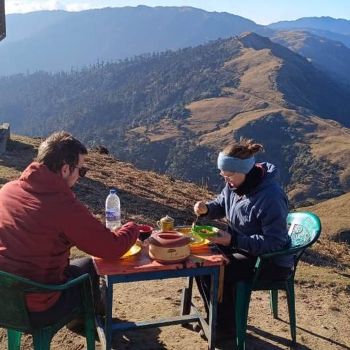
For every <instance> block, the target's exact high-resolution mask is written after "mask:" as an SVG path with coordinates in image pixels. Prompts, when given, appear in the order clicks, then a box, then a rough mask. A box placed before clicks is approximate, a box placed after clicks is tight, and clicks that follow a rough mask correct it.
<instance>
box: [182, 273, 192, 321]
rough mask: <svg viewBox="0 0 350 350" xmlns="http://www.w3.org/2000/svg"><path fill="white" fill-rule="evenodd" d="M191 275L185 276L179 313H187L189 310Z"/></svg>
mask: <svg viewBox="0 0 350 350" xmlns="http://www.w3.org/2000/svg"><path fill="white" fill-rule="evenodd" d="M192 287H193V277H188V278H187V285H186V287H184V288H183V289H182V300H181V315H189V314H190V312H191V300H192Z"/></svg>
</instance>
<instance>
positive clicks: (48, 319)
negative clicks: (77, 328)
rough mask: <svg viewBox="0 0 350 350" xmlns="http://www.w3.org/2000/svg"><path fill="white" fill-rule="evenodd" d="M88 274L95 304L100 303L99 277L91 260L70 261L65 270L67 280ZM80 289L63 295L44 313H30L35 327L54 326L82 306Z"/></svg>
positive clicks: (71, 290) (67, 291)
mask: <svg viewBox="0 0 350 350" xmlns="http://www.w3.org/2000/svg"><path fill="white" fill-rule="evenodd" d="M85 273H88V274H89V275H90V278H91V282H92V291H93V296H94V301H95V304H96V303H98V302H99V301H100V290H99V277H98V275H97V273H96V271H95V267H94V265H93V262H92V259H91V258H80V259H74V260H71V261H70V264H69V266H68V267H67V268H66V270H65V275H66V277H67V280H71V279H74V278H76V277H79V276H81V275H84V274H85ZM81 303H82V300H81V295H80V290H79V287H73V288H70V289H68V290H65V291H63V292H62V293H61V296H60V298H59V299H58V300H57V302H56V303H55V304H54V305H53V306H51V307H50V308H49V309H48V310H45V311H42V312H30V313H29V317H30V320H31V322H32V324H33V326H45V325H49V324H53V323H55V322H57V321H58V320H60V319H61V318H62V317H64V316H65V315H67V314H69V313H70V312H71V311H72V310H73V308H74V307H76V306H77V305H79V304H81Z"/></svg>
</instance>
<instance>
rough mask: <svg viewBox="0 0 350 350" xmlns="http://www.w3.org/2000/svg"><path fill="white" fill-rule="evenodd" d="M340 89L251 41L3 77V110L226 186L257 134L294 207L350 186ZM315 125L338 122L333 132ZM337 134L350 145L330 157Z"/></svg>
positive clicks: (35, 128)
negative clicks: (223, 161) (227, 159)
mask: <svg viewBox="0 0 350 350" xmlns="http://www.w3.org/2000/svg"><path fill="white" fill-rule="evenodd" d="M254 47H255V48H256V49H254ZM334 84H335V83H334V82H333V81H332V80H329V78H328V77H327V76H325V75H324V74H323V73H321V72H319V71H317V70H316V69H315V68H314V67H313V66H312V65H311V64H310V63H309V62H308V61H307V60H306V59H305V58H304V57H302V56H300V55H298V54H296V53H294V52H292V51H290V50H289V49H287V48H285V47H282V46H281V45H278V44H275V43H273V42H271V41H270V40H269V39H267V38H264V37H261V36H258V35H257V34H245V35H243V36H241V37H239V38H231V39H225V40H223V39H221V40H217V41H214V42H211V43H209V44H207V45H200V46H198V47H196V48H188V49H181V50H178V51H176V52H170V51H168V52H165V53H162V54H153V55H148V56H144V57H138V58H135V59H134V60H125V61H124V62H121V63H119V64H101V65H99V66H95V67H91V68H90V69H85V70H81V71H78V72H72V73H63V72H62V73H57V74H51V75H50V74H47V73H37V74H33V75H28V76H14V77H8V78H2V79H0V113H1V114H2V115H6V116H7V117H8V119H9V120H8V121H10V122H11V124H12V128H13V129H12V130H14V131H15V132H21V133H23V132H24V133H27V134H32V135H45V134H47V133H49V132H52V131H53V130H56V129H57V125H59V126H60V128H65V129H68V130H69V131H71V132H73V133H74V134H76V135H77V136H79V137H80V138H82V139H83V140H84V141H86V142H94V141H93V140H95V141H96V142H100V143H102V144H105V145H106V146H107V147H108V148H109V149H110V150H111V151H112V152H113V153H114V154H115V155H116V156H117V157H118V158H120V159H122V160H128V161H130V160H132V161H133V163H134V164H136V165H137V166H138V167H141V168H144V169H151V170H156V171H160V172H167V173H169V174H171V175H172V176H177V177H180V178H184V179H188V180H191V181H198V182H199V183H207V184H208V185H210V186H215V184H216V183H217V181H218V175H217V172H216V170H215V166H214V164H215V154H216V153H217V151H218V150H219V149H220V147H221V146H222V145H223V144H224V142H228V141H229V140H230V139H232V137H233V136H235V137H240V136H246V137H248V136H249V137H251V138H254V139H257V140H258V141H260V142H261V143H263V144H265V145H266V146H267V147H266V149H267V153H266V156H265V157H266V158H267V159H268V160H269V161H271V162H274V163H277V165H278V166H279V168H281V171H282V180H283V183H284V185H285V186H287V188H290V190H291V189H294V193H295V195H294V196H293V200H294V202H295V203H301V202H303V201H304V202H305V201H306V202H313V201H315V200H316V201H318V200H323V199H325V198H329V197H332V196H335V195H339V194H341V193H343V192H344V191H347V190H348V189H349V186H350V181H349V177H350V172H349V170H348V167H349V164H350V162H347V161H346V159H349V158H347V157H349V148H348V147H349V146H348V142H347V141H346V138H344V137H343V134H342V131H341V129H342V128H344V130H345V129H346V130H347V128H346V127H345V126H346V125H349V122H350V121H349V119H348V118H347V114H346V113H345V114H344V115H343V114H342V111H348V112H347V113H349V111H350V101H349V99H348V96H349V94H350V93H349V92H347V91H346V90H344V89H343V88H342V87H340V86H337V85H334ZM34 101H35V102H34ZM322 108H323V113H319V111H320V109H322ZM321 112H322V110H321ZM72 116H74V117H72ZM314 117H323V118H332V119H334V120H338V122H335V121H333V122H330V121H329V122H327V121H326V122H325V123H326V124H323V126H322V127H321V126H320V123H319V122H317V121H316V120H317V119H314ZM324 120H325V119H324ZM339 122H342V123H343V125H341V124H339ZM324 125H327V127H325V126H324ZM332 128H335V130H337V134H336V136H335V139H336V140H338V141H341V142H342V143H343V145H344V147H342V148H340V146H337V145H336V143H334V142H329V141H328V144H329V145H334V146H336V147H335V152H334V150H333V149H329V150H328V152H327V150H325V149H324V147H323V145H322V144H323V142H325V140H326V139H327V134H326V133H325V132H324V130H332ZM261 130H262V131H263V132H262V131H261ZM321 132H322V133H321ZM271 133H274V135H275V140H279V142H280V145H277V144H276V143H274V142H273V141H274V140H271V137H270V136H269V135H270V134H271ZM319 133H321V134H319ZM307 135H310V136H307ZM313 139H314V140H317V142H318V143H317V144H316V143H315V142H314V141H313ZM326 149H327V147H326ZM340 149H341V150H342V152H343V153H344V157H345V158H344V157H341V156H340V155H339V154H338V152H340V151H339V150H340ZM276 150H280V152H277V151H276ZM327 154H332V155H333V156H334V157H335V158H337V159H339V160H341V161H339V163H335V162H333V161H332V157H330V156H328V155H327ZM191 155H192V157H196V158H197V159H198V160H199V161H198V162H195V163H193V162H191ZM300 168H303V169H304V172H305V173H304V174H303V173H302V171H301V170H300ZM317 171H318V172H319V175H318V176H315V175H316V174H317ZM290 173H292V174H293V175H292V176H291V175H290ZM325 184H326V189H325V190H324V189H323V187H324V185H325ZM296 186H297V187H298V188H296Z"/></svg>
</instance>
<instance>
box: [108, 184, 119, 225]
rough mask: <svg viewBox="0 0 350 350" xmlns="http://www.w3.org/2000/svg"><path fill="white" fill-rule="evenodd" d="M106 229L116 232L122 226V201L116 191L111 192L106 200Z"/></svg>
mask: <svg viewBox="0 0 350 350" xmlns="http://www.w3.org/2000/svg"><path fill="white" fill-rule="evenodd" d="M105 213H106V227H107V228H109V229H110V230H114V229H116V228H118V227H120V226H121V221H120V200H119V197H118V195H117V191H116V190H115V189H111V190H110V191H109V195H108V196H107V198H106V211H105Z"/></svg>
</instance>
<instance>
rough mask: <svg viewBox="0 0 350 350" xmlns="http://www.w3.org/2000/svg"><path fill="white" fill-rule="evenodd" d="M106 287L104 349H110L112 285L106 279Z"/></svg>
mask: <svg viewBox="0 0 350 350" xmlns="http://www.w3.org/2000/svg"><path fill="white" fill-rule="evenodd" d="M106 282H107V285H106V318H105V337H106V349H105V350H110V349H111V348H112V335H113V334H112V308H113V283H111V282H110V280H109V278H108V277H107V281H106Z"/></svg>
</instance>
